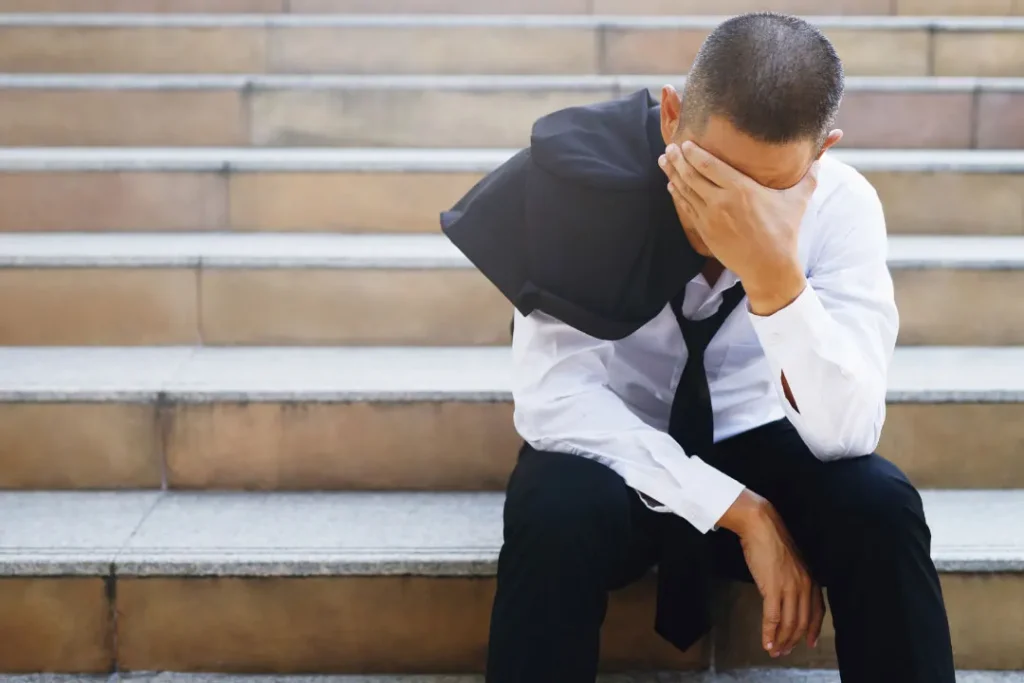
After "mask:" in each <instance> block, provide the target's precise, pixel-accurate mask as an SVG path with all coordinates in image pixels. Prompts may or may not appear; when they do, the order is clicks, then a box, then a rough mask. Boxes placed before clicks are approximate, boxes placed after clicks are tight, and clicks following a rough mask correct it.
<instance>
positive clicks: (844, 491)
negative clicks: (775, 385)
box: [712, 420, 924, 583]
mask: <svg viewBox="0 0 1024 683" xmlns="http://www.w3.org/2000/svg"><path fill="white" fill-rule="evenodd" d="M712 463H713V464H714V465H715V466H716V467H719V468H720V469H721V470H722V471H723V472H725V473H726V474H729V475H730V476H732V477H734V478H735V479H737V480H739V481H741V482H742V483H743V484H744V485H746V486H747V487H748V488H750V489H751V490H753V491H755V492H757V493H758V494H760V495H762V496H764V497H765V498H767V499H768V500H769V501H771V503H772V504H773V505H774V506H775V507H776V509H778V511H779V513H780V515H781V516H782V518H783V520H784V521H785V522H786V526H787V527H788V528H789V531H790V533H791V534H792V535H793V538H794V540H795V541H796V543H797V545H798V546H799V547H800V550H801V552H802V553H803V554H804V556H805V559H806V560H807V562H808V565H809V566H810V568H811V570H812V572H813V573H814V574H815V576H816V578H817V579H818V580H819V581H821V582H822V583H827V579H828V575H829V574H830V573H832V572H831V571H830V570H831V568H832V566H833V565H834V564H835V563H836V562H838V561H842V559H841V558H840V557H838V555H839V554H840V553H841V552H843V551H846V550H848V549H849V548H851V547H852V546H853V544H852V543H851V541H853V540H855V539H854V538H853V537H854V536H856V535H863V534H869V535H872V536H873V537H879V536H884V535H886V534H888V533H890V532H891V530H893V529H895V528H898V527H899V526H900V522H901V521H904V520H905V519H908V518H909V519H911V520H914V521H913V523H915V524H916V523H918V522H917V521H918V520H919V522H920V524H923V520H924V512H923V509H922V507H921V499H920V496H919V495H918V493H917V491H916V490H915V489H914V487H913V486H912V485H911V483H910V482H909V480H908V479H907V477H906V475H905V474H903V472H901V471H900V470H899V468H897V467H896V466H895V465H893V464H892V463H891V462H889V461H888V460H886V459H884V458H882V457H881V456H879V455H877V454H868V455H864V456H860V457H855V458H844V459H840V460H835V461H829V462H823V461H821V460H819V459H818V458H816V457H815V456H814V454H813V453H811V451H810V449H809V448H807V446H806V444H804V442H803V439H801V438H800V435H799V433H797V431H796V429H795V428H794V427H793V426H792V425H791V424H790V423H789V421H788V420H783V421H780V422H775V423H772V424H769V425H765V426H764V427H760V428H758V429H754V430H751V431H750V432H747V433H746V434H743V435H740V436H738V437H735V438H733V439H729V440H727V441H724V442H722V443H720V444H719V446H718V447H716V452H715V457H714V459H713V461H712Z"/></svg>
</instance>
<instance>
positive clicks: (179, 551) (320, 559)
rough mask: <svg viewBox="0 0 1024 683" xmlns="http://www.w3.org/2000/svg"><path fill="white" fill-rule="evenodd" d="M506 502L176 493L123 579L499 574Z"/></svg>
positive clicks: (143, 531)
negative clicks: (496, 562)
mask: <svg viewBox="0 0 1024 683" xmlns="http://www.w3.org/2000/svg"><path fill="white" fill-rule="evenodd" d="M502 500H503V498H502V496H500V495H495V494H490V493H480V494H474V493H466V494H430V493H409V494H393V493H379V494H376V493H366V494H362V493H357V494H342V495H338V494H316V493H309V494H306V493H300V494H287V493H281V494H277V493H275V494H223V495H210V494H185V493H180V494H179V493H176V494H173V495H168V496H166V497H164V499H163V500H162V501H161V502H160V503H159V504H158V505H157V506H156V509H155V510H154V511H153V513H152V514H151V515H150V516H149V518H148V519H147V520H146V522H145V523H144V524H143V525H142V527H141V528H140V529H139V530H138V533H136V534H135V535H134V536H133V537H132V539H131V541H130V542H129V543H128V544H127V546H126V548H125V551H124V552H123V553H122V554H121V556H120V557H119V559H118V572H119V573H120V574H125V575H143V576H145V575H176V574H184V575H234V576H237V575H255V576H273V575H279V574H281V573H284V574H286V575H300V576H315V575H337V574H345V575H390V574H399V575H401V574H422V575H434V576H436V575H456V576H458V575H479V574H490V573H492V564H493V562H494V559H495V553H496V549H497V545H498V540H499V539H500V537H501V527H500V520H501V505H502Z"/></svg>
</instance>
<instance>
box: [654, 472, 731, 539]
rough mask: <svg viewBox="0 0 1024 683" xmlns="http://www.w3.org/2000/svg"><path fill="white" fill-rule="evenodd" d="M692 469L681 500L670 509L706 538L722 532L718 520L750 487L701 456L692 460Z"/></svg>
mask: <svg viewBox="0 0 1024 683" xmlns="http://www.w3.org/2000/svg"><path fill="white" fill-rule="evenodd" d="M689 465H690V466H689V468H688V472H687V480H686V487H685V489H684V491H683V492H682V495H681V496H680V498H681V500H679V501H677V502H676V504H675V505H671V504H670V507H673V508H674V509H675V512H676V514H678V515H680V516H681V517H684V518H685V519H686V520H687V521H688V522H689V523H690V524H692V525H693V526H694V528H696V529H697V531H699V532H701V533H702V534H706V533H707V532H709V531H713V530H715V529H717V528H718V526H717V525H718V520H720V519H721V518H722V515H724V514H725V513H726V511H727V510H728V509H729V508H730V507H732V504H733V503H735V502H736V499H737V498H739V497H740V494H741V493H743V489H744V488H746V487H745V486H744V485H743V484H741V483H740V482H738V481H736V480H735V479H733V478H732V477H730V476H729V475H727V474H724V473H723V472H720V471H719V470H716V469H715V468H714V467H712V466H711V465H709V464H707V463H706V462H704V461H703V460H701V459H700V458H698V457H697V456H694V455H691V456H690V457H689Z"/></svg>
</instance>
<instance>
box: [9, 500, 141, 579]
mask: <svg viewBox="0 0 1024 683" xmlns="http://www.w3.org/2000/svg"><path fill="white" fill-rule="evenodd" d="M159 496H160V493H158V492H118V493H104V492H80V491H68V492H52V493H51V492H0V576H19V575H32V576H40V575H67V574H87V575H103V574H108V573H109V572H110V569H111V567H112V566H113V563H114V559H115V557H116V555H117V552H118V550H120V549H121V548H122V547H124V545H125V544H126V543H127V542H128V539H129V538H130V537H131V535H132V533H134V532H135V530H136V529H138V527H139V525H140V524H141V523H142V520H143V519H144V518H145V516H146V515H147V514H148V513H149V512H150V511H151V510H152V509H153V505H154V504H155V503H156V501H157V499H158V498H159Z"/></svg>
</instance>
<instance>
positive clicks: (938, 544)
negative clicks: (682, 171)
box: [922, 454, 1024, 572]
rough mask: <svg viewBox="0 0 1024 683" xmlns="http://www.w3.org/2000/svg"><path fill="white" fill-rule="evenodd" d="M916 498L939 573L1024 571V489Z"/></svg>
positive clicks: (935, 493)
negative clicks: (920, 500) (922, 506)
mask: <svg viewBox="0 0 1024 683" xmlns="http://www.w3.org/2000/svg"><path fill="white" fill-rule="evenodd" d="M978 455H982V456H983V454H978ZM965 457H970V456H969V455H966V454H965ZM922 497H923V499H924V503H925V514H926V515H927V518H928V523H929V526H930V527H931V530H932V554H933V555H934V557H935V561H936V564H937V565H938V566H939V568H940V569H942V570H943V571H957V572H990V571H1024V491H1013V490H1000V491H960V490H957V491H925V492H923V493H922Z"/></svg>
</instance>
